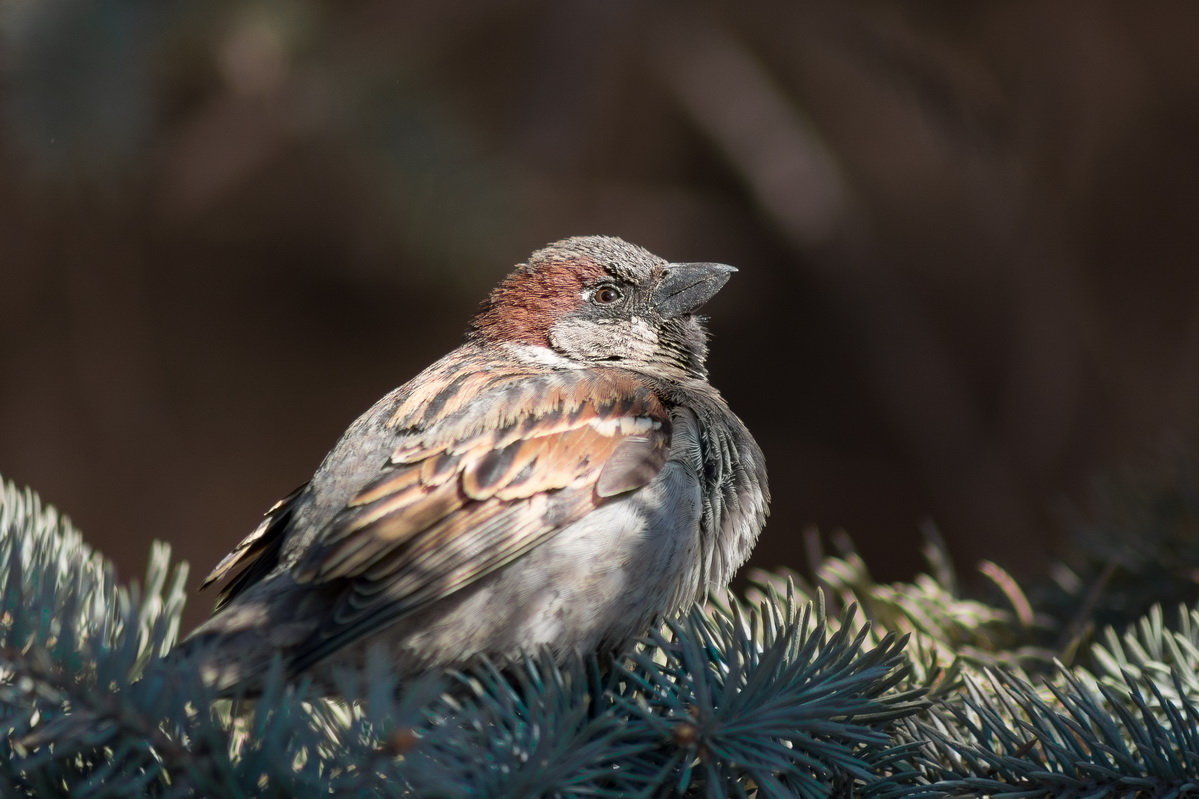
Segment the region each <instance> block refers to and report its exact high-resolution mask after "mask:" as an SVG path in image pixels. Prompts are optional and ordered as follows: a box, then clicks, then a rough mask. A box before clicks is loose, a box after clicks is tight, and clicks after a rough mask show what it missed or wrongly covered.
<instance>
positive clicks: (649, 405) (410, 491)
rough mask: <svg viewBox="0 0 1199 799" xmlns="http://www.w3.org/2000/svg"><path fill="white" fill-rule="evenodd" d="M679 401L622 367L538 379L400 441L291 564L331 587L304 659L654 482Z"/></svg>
mask: <svg viewBox="0 0 1199 799" xmlns="http://www.w3.org/2000/svg"><path fill="white" fill-rule="evenodd" d="M670 432H671V430H670V415H669V411H668V410H667V409H666V407H665V406H664V405H663V403H662V402H661V401H660V400H659V399H658V397H657V396H656V395H655V394H654V393H653V392H652V391H650V390H649V389H648V388H647V387H646V386H645V384H644V382H643V381H641V380H639V379H638V378H636V377H635V376H633V375H631V374H630V373H627V372H623V371H621V370H617V369H610V370H608V369H606V370H580V371H579V372H565V373H563V372H559V373H555V374H553V375H547V376H538V377H529V378H527V379H524V380H519V381H515V382H509V383H507V384H505V385H502V386H501V387H500V388H499V389H497V390H494V391H492V392H489V393H486V392H485V393H484V394H482V395H480V396H479V397H477V398H476V400H475V401H473V402H471V403H469V405H468V406H466V407H465V409H464V410H462V411H460V412H458V413H456V414H454V415H452V416H450V417H449V418H445V419H443V420H442V421H440V422H439V423H437V424H434V425H433V426H431V427H430V428H428V429H427V430H425V431H424V432H421V433H413V434H411V435H409V436H407V437H405V438H404V439H402V441H401V444H400V446H399V447H398V449H397V450H396V451H395V452H394V453H393V455H392V456H391V458H390V460H389V461H388V463H387V465H386V467H385V468H384V469H383V470H382V471H381V472H380V474H379V476H378V477H377V478H376V479H375V480H374V481H372V482H371V483H369V484H368V485H366V486H365V487H363V488H362V489H361V490H360V491H359V492H358V493H357V494H356V495H355V496H354V497H353V498H352V499H351V500H350V502H349V503H348V504H347V506H346V507H345V509H344V510H343V511H342V512H341V513H340V514H339V515H338V516H337V517H335V518H334V520H333V521H332V522H331V524H330V525H329V526H328V527H327V528H326V529H325V530H323V531H322V532H321V533H320V534H319V535H318V537H317V540H316V541H315V542H314V545H313V548H312V549H311V550H310V552H309V554H308V555H307V556H306V557H305V558H304V559H303V560H301V562H300V563H299V564H298V567H297V570H296V572H295V577H296V579H297V580H298V581H299V582H300V583H301V584H308V585H310V586H312V587H314V588H321V589H324V590H327V591H331V592H332V602H333V608H332V612H331V615H330V617H329V620H328V622H327V626H326V627H325V628H324V629H323V630H322V632H321V634H320V635H318V636H315V637H314V640H312V641H311V644H310V645H306V646H305V648H304V649H303V651H301V652H298V653H296V655H295V661H294V663H295V666H296V668H297V669H300V668H304V667H305V666H307V665H309V664H311V663H314V662H316V661H317V660H320V659H321V658H323V657H324V656H326V655H328V654H330V653H331V652H333V651H335V650H336V649H338V648H340V647H341V646H344V645H345V644H347V643H349V642H350V641H352V640H355V639H357V638H360V637H362V636H364V635H367V634H369V633H370V632H373V631H375V630H378V629H380V628H381V627H383V626H386V625H387V624H388V623H390V622H392V621H394V620H395V619H397V618H399V617H401V616H403V615H406V614H408V613H411V612H413V611H415V610H418V609H420V608H422V607H425V606H427V605H428V604H430V603H432V602H435V601H437V600H438V599H440V598H442V597H445V596H447V595H449V594H451V593H453V592H454V591H457V590H459V589H461V588H463V587H464V586H467V585H469V584H471V583H473V582H474V581H476V580H478V579H479V578H481V577H483V576H484V575H486V574H489V573H491V572H494V571H495V570H496V569H499V568H501V567H503V566H505V565H506V564H508V563H511V562H512V561H513V560H515V559H517V558H519V557H520V556H521V555H522V554H524V553H526V552H528V551H529V550H530V549H531V548H533V547H535V546H537V545H538V544H539V543H541V542H542V541H544V540H545V539H546V538H547V537H548V536H551V535H553V534H554V533H555V532H557V531H558V530H561V529H562V528H564V527H566V526H567V525H569V524H571V523H572V522H574V521H576V520H578V519H580V518H581V517H583V516H584V515H585V514H587V513H588V512H590V511H591V510H593V509H595V508H596V507H598V506H599V505H602V504H603V503H604V502H606V501H608V500H609V499H611V498H612V497H615V496H618V495H620V494H623V493H625V492H629V491H634V490H636V489H638V488H641V487H642V486H644V485H646V484H647V483H649V482H650V481H651V480H652V479H653V478H654V476H655V475H657V474H658V472H659V471H660V470H661V469H662V467H663V465H664V464H665V463H666V460H667V456H668V454H669V450H670Z"/></svg>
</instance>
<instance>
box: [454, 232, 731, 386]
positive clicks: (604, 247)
mask: <svg viewBox="0 0 1199 799" xmlns="http://www.w3.org/2000/svg"><path fill="white" fill-rule="evenodd" d="M735 271H737V270H736V269H734V268H733V267H731V266H725V265H724V264H711V263H668V262H667V261H666V260H664V259H662V258H659V257H658V256H656V255H654V254H652V253H650V252H648V251H647V250H645V249H643V248H641V247H638V246H636V245H634V244H629V243H628V242H626V241H624V240H622V239H619V238H615V237H612V236H577V237H575V238H570V239H564V240H562V241H559V242H555V243H554V244H551V245H549V246H548V247H545V248H544V249H541V250H538V251H537V252H535V253H533V254H532V255H531V256H530V257H529V260H528V261H527V262H526V263H524V264H521V265H520V266H518V267H517V268H516V270H515V271H513V272H512V273H511V274H510V275H508V277H507V278H506V279H505V280H504V281H503V282H502V283H501V284H500V285H499V286H498V287H497V288H496V289H495V290H494V291H492V292H491V296H490V297H489V298H488V299H487V301H486V302H484V304H483V307H482V309H481V310H480V311H479V313H478V314H476V315H475V318H474V320H473V323H472V329H471V335H472V336H474V337H476V338H478V339H482V340H485V341H487V342H489V343H497V344H512V345H517V346H523V347H531V348H543V350H542V351H543V352H546V354H547V355H551V356H552V357H556V358H561V359H566V360H567V361H569V362H572V363H574V364H578V365H590V364H598V363H610V364H611V365H614V366H623V367H626V368H629V369H635V370H638V371H645V372H648V373H651V374H654V375H656V376H660V377H672V376H687V377H703V376H705V369H704V361H705V359H706V357H707V352H708V345H707V338H708V337H707V332H706V330H705V329H704V319H703V317H701V316H698V315H697V314H696V311H698V310H699V308H700V307H701V306H702V305H703V304H704V303H705V302H707V301H708V300H709V299H711V298H712V296H713V295H715V294H716V292H717V291H719V290H720V288H721V287H722V286H723V285H724V284H725V282H726V281H727V280H728V278H729V275H731V274H732V273H733V272H735Z"/></svg>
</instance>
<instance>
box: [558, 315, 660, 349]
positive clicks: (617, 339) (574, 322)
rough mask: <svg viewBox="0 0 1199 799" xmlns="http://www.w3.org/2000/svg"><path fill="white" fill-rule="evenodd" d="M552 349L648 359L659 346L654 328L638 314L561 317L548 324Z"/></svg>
mask: <svg viewBox="0 0 1199 799" xmlns="http://www.w3.org/2000/svg"><path fill="white" fill-rule="evenodd" d="M549 337H550V343H551V344H552V345H553V347H554V349H556V350H558V351H559V352H562V353H565V354H567V355H571V356H574V357H576V358H585V359H588V360H596V359H602V358H612V357H617V358H642V359H648V358H649V357H650V356H651V355H652V354H653V352H654V351H655V349H656V348H657V346H658V336H657V333H656V332H655V331H654V329H653V327H651V326H650V324H649V323H648V322H646V321H645V320H644V319H642V318H640V317H633V318H632V319H611V320H603V321H591V320H583V319H563V320H562V321H560V322H557V323H555V324H554V325H553V326H552V327H550V331H549Z"/></svg>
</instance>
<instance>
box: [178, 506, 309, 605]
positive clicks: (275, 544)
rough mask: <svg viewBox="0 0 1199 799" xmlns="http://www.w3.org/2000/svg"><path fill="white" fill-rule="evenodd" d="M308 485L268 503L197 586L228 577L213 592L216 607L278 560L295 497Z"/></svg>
mask: <svg viewBox="0 0 1199 799" xmlns="http://www.w3.org/2000/svg"><path fill="white" fill-rule="evenodd" d="M307 487H308V484H307V483H305V484H303V485H301V486H299V487H298V488H296V489H295V490H294V491H292V492H291V493H290V494H288V495H287V496H285V497H284V498H283V499H281V500H279V501H278V502H276V503H275V504H274V505H272V506H271V508H270V510H268V511H267V512H266V513H265V514H263V518H262V522H261V523H260V524H259V525H258V526H257V527H255V528H254V530H253V532H251V533H250V534H249V535H248V536H246V537H245V538H243V539H242V540H241V541H240V542H238V544H237V546H235V547H234V548H233V551H232V552H230V553H229V554H228V555H226V556H225V557H224V558H222V559H221V562H220V563H218V564H217V565H216V568H214V569H213V570H212V571H211V572H209V573H208V576H207V577H205V578H204V581H203V582H202V583H200V590H201V591H202V590H204V589H205V588H207V587H208V586H210V585H212V584H213V583H215V582H218V581H220V580H223V579H226V578H230V579H229V582H228V583H226V584H225V586H224V587H222V588H221V590H220V592H219V593H218V594H217V601H216V610H220V609H221V608H223V607H224V606H225V605H227V604H229V602H230V600H232V599H233V598H234V597H235V596H237V595H238V594H240V593H241V592H242V591H244V590H245V589H246V588H248V587H249V586H251V585H253V584H254V583H256V582H258V581H259V580H261V579H262V578H263V577H264V576H266V574H267V573H268V572H270V571H271V569H273V568H274V567H275V566H276V565H277V564H278V562H279V549H280V547H281V546H282V545H283V540H284V538H285V537H286V531H287V527H288V524H289V523H290V522H291V515H292V512H293V511H294V510H295V501H296V499H298V498H299V496H300V494H301V493H302V492H303V491H304V489H305V488H307Z"/></svg>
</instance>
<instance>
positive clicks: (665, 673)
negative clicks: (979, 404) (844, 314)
mask: <svg viewBox="0 0 1199 799" xmlns="http://www.w3.org/2000/svg"><path fill="white" fill-rule="evenodd" d="M1179 507H1183V508H1184V509H1185V507H1186V506H1185V503H1183V505H1181V506H1179V505H1175V506H1174V508H1175V510H1177V508H1179ZM1183 516H1184V517H1185V518H1184V520H1183V521H1184V525H1183V526H1185V524H1186V523H1191V522H1193V521H1194V517H1189V516H1187V515H1186V514H1185V513H1184V514H1183ZM1188 520H1189V521H1188ZM1150 523H1155V522H1153V521H1152V520H1150ZM1170 526H1171V529H1172V530H1175V531H1177V530H1178V529H1179V527H1178V519H1177V518H1172V520H1171V522H1170ZM1124 532H1125V533H1128V532H1130V531H1128V530H1124ZM1131 532H1132V533H1134V534H1139V533H1137V531H1131ZM1191 532H1192V533H1194V532H1195V530H1194V528H1193V527H1192V529H1191ZM1183 538H1184V539H1185V536H1184V537H1183ZM1180 540H1181V539H1180ZM835 543H837V545H838V548H839V551H838V553H837V554H836V555H822V556H821V558H820V561H821V565H820V566H819V568H818V569H817V570H816V573H815V575H814V577H813V578H812V579H811V580H810V581H809V580H805V579H803V578H801V577H800V576H799V575H781V574H761V575H758V576H757V578H756V582H755V587H754V588H753V589H751V590H750V591H749V592H748V594H747V595H746V596H745V597H743V598H738V597H735V596H732V595H725V596H719V597H713V598H712V600H711V601H710V602H709V603H708V604H707V605H706V606H703V607H696V608H693V609H692V610H691V611H690V612H688V613H687V614H685V615H683V616H682V617H680V618H678V619H673V620H670V621H668V622H667V623H666V624H665V625H664V626H663V627H662V628H661V629H659V630H655V631H651V632H650V633H649V634H648V635H647V637H646V638H645V639H644V641H642V643H641V644H639V645H638V646H637V647H636V648H635V649H634V650H633V651H631V652H626V653H623V654H621V655H619V656H613V657H602V658H601V657H591V658H580V659H575V660H571V661H568V662H566V663H564V664H559V663H555V662H554V661H553V660H552V659H550V658H549V657H548V656H547V655H546V654H545V653H536V652H534V653H529V654H528V655H527V656H526V657H524V658H523V659H522V660H520V661H519V662H516V663H510V664H502V665H501V664H492V663H488V662H480V663H478V664H476V665H475V666H473V667H472V668H470V669H468V670H465V671H463V672H457V673H451V674H431V675H428V676H427V677H425V678H422V679H420V680H417V681H414V682H412V681H410V682H406V683H403V684H401V683H400V682H399V681H398V680H397V678H396V675H394V674H393V673H391V671H390V670H389V666H388V663H387V660H386V658H385V657H384V656H383V655H382V654H381V653H373V655H372V657H370V658H369V660H368V663H367V666H366V668H365V669H364V670H363V671H359V672H347V673H345V674H343V675H341V676H340V678H339V683H338V688H339V693H340V697H339V698H332V697H328V696H323V695H322V694H321V692H319V691H317V690H315V689H314V687H313V686H311V685H309V684H308V683H307V682H306V681H305V680H303V679H300V680H288V679H286V678H285V675H284V673H283V670H282V668H280V667H277V668H276V669H275V670H274V671H273V673H272V674H271V675H269V677H268V679H267V680H266V690H265V692H264V693H263V694H262V695H261V696H260V697H257V698H255V699H252V700H250V699H246V700H240V701H230V700H222V699H218V698H216V697H215V696H213V694H212V693H211V692H210V691H209V690H208V688H207V687H206V686H205V685H204V684H203V683H202V682H201V681H200V679H199V677H198V674H197V673H195V671H194V670H193V669H191V668H190V667H189V666H188V664H187V663H169V662H165V661H163V660H162V659H161V656H162V655H164V654H165V653H166V652H167V651H169V650H170V648H171V646H172V645H173V643H174V641H175V639H176V637H177V634H178V631H179V617H180V613H181V610H182V608H183V604H184V594H183V585H184V582H185V578H186V574H187V570H186V566H185V565H181V564H176V565H172V564H171V562H170V552H169V549H168V548H167V547H166V546H165V545H161V544H160V545H157V546H156V547H155V549H154V550H153V552H152V554H151V558H150V563H149V567H148V569H147V574H146V577H145V581H144V584H143V587H141V588H138V587H136V586H133V587H125V586H121V585H119V584H118V583H117V580H116V579H115V575H114V572H113V569H112V567H111V565H110V564H109V563H108V562H107V561H106V560H105V559H104V558H103V556H102V555H100V554H99V553H96V552H94V551H93V550H91V549H90V548H89V547H88V546H87V545H86V544H85V543H84V542H83V539H82V537H81V536H80V534H79V533H78V532H76V531H75V530H74V529H73V527H72V526H71V525H70V523H69V522H68V521H67V520H66V519H65V518H63V517H62V516H60V515H59V514H58V513H57V512H56V511H55V510H54V509H53V508H50V507H46V506H45V505H43V504H42V503H41V502H40V501H39V500H38V498H37V497H36V496H35V495H34V494H33V493H32V492H30V491H28V490H20V489H18V488H17V487H15V486H13V485H12V484H10V483H3V484H0V794H2V795H4V796H39V797H40V796H55V795H72V796H96V797H101V796H131V795H139V796H140V795H145V796H164V797H168V796H169V797H175V796H179V797H187V796H295V797H307V796H313V797H315V796H414V797H424V796H447V797H456V796H461V797H474V796H487V797H514V798H515V797H531V796H572V795H579V796H646V797H659V796H711V797H717V796H756V797H790V796H796V797H840V796H863V797H909V796H920V797H932V796H1005V797H1017V796H1021V797H1023V796H1028V797H1032V796H1063V797H1065V796H1070V797H1081V796H1095V797H1098V796H1130V795H1136V796H1147V797H1148V796H1160V797H1168V796H1188V795H1199V676H1197V675H1199V608H1196V607H1193V606H1190V605H1186V604H1184V605H1182V606H1174V607H1170V608H1165V607H1163V606H1162V605H1160V604H1158V605H1151V606H1149V607H1148V608H1137V612H1138V613H1141V615H1140V617H1139V619H1133V618H1127V617H1126V618H1123V619H1121V618H1119V616H1118V614H1115V613H1114V610H1113V609H1114V608H1118V607H1120V603H1119V602H1117V601H1115V598H1113V597H1110V596H1108V595H1106V594H1104V600H1103V601H1099V600H1098V599H1097V598H1096V597H1097V594H1102V593H1103V592H1104V591H1105V590H1107V589H1108V588H1110V587H1111V586H1113V585H1116V584H1117V583H1118V584H1119V585H1120V586H1128V589H1127V591H1128V595H1129V596H1141V595H1143V594H1145V593H1146V591H1147V589H1146V588H1144V587H1139V588H1138V587H1137V586H1138V585H1139V584H1138V582H1137V580H1136V579H1135V578H1136V577H1137V574H1136V572H1135V568H1134V567H1135V566H1136V565H1137V564H1149V567H1152V564H1153V563H1155V562H1156V561H1154V559H1153V558H1150V557H1146V556H1144V554H1143V553H1142V555H1141V556H1139V557H1138V558H1137V559H1135V560H1130V561H1129V563H1132V564H1133V567H1129V568H1123V566H1127V564H1121V562H1119V561H1116V560H1112V559H1110V558H1109V560H1108V561H1107V562H1106V563H1104V564H1098V563H1094V562H1090V561H1088V560H1087V558H1086V557H1080V558H1079V559H1076V560H1075V561H1073V562H1071V563H1068V564H1067V565H1065V566H1062V567H1061V568H1060V569H1058V570H1055V571H1054V574H1056V575H1057V579H1056V580H1055V581H1054V582H1052V583H1050V584H1047V585H1046V586H1045V587H1041V588H1036V590H1030V591H1028V592H1026V591H1025V590H1024V589H1023V588H1022V587H1021V586H1019V585H1018V584H1017V583H1016V581H1015V580H1013V579H1012V578H1011V577H1010V576H1008V575H1007V574H1006V573H1004V572H1003V571H1002V569H1000V568H999V567H997V566H994V565H993V564H987V565H985V566H984V568H983V572H984V574H986V575H987V576H988V577H990V578H991V580H992V581H993V582H994V584H995V591H994V592H993V596H992V597H990V598H986V597H984V598H970V597H966V596H964V595H963V594H962V592H961V590H960V589H959V588H958V580H957V576H956V575H955V574H954V573H953V570H952V568H951V567H950V566H949V558H948V557H947V556H946V554H945V550H944V547H943V546H942V545H940V544H939V543H938V542H937V541H936V538H935V535H932V534H930V543H929V547H928V551H927V555H928V558H929V572H928V574H924V575H921V576H920V577H918V578H917V579H916V580H915V581H913V582H912V583H901V584H889V585H885V584H879V583H877V582H875V581H874V580H873V579H872V578H871V577H870V575H869V572H868V570H867V569H866V566H865V564H864V563H863V562H862V559H861V558H860V557H859V556H858V555H857V554H856V553H855V552H854V551H853V549H852V547H851V546H850V544H849V542H848V541H847V540H845V539H843V538H842V539H839V540H836V542H835ZM1167 543H1168V542H1167ZM1087 551H1088V552H1092V553H1093V552H1096V551H1099V550H1097V549H1095V548H1094V547H1089V548H1088V550H1087ZM1091 560H1094V557H1093V556H1092V558H1091ZM1113 563H1116V564H1117V565H1116V566H1115V567H1113V566H1112V564H1113ZM1174 565H1175V567H1177V565H1178V564H1174ZM1063 570H1067V571H1068V573H1069V575H1071V578H1070V579H1062V578H1061V575H1062V574H1063V573H1064V572H1063ZM1116 572H1119V575H1118V577H1119V580H1113V574H1115V573H1116ZM1174 573H1175V574H1176V575H1185V573H1186V572H1185V570H1183V569H1180V568H1175V570H1174ZM1140 576H1142V577H1144V578H1145V579H1146V580H1152V577H1153V576H1152V574H1142V575H1140ZM1100 578H1102V580H1100ZM1192 589H1193V585H1188V584H1187V583H1186V580H1185V578H1182V577H1180V578H1179V579H1178V580H1177V592H1176V596H1175V598H1177V596H1179V595H1185V592H1186V591H1189V590H1192ZM1152 593H1153V595H1154V596H1155V597H1156V598H1158V599H1159V600H1160V599H1161V598H1162V596H1161V595H1162V585H1161V583H1160V581H1159V582H1158V583H1157V584H1156V585H1155V586H1153V591H1152ZM1029 596H1032V597H1033V599H1031V600H1030V599H1029V598H1028V597H1029ZM1042 600H1043V605H1042V604H1041V601H1042ZM1042 607H1044V608H1047V610H1044V609H1043V610H1035V608H1042ZM1096 609H1101V610H1102V612H1103V614H1104V618H1105V620H1107V621H1108V623H1109V624H1111V625H1112V626H1109V627H1107V628H1106V629H1105V630H1104V631H1103V632H1102V633H1100V634H1098V635H1097V636H1096V635H1094V633H1093V630H1094V625H1093V624H1091V623H1090V619H1088V618H1086V614H1087V613H1088V612H1091V611H1095V610H1096ZM1063 631H1068V632H1069V634H1068V635H1067V634H1065V633H1064V632H1063ZM1092 638H1097V640H1096V641H1093V640H1092Z"/></svg>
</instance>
